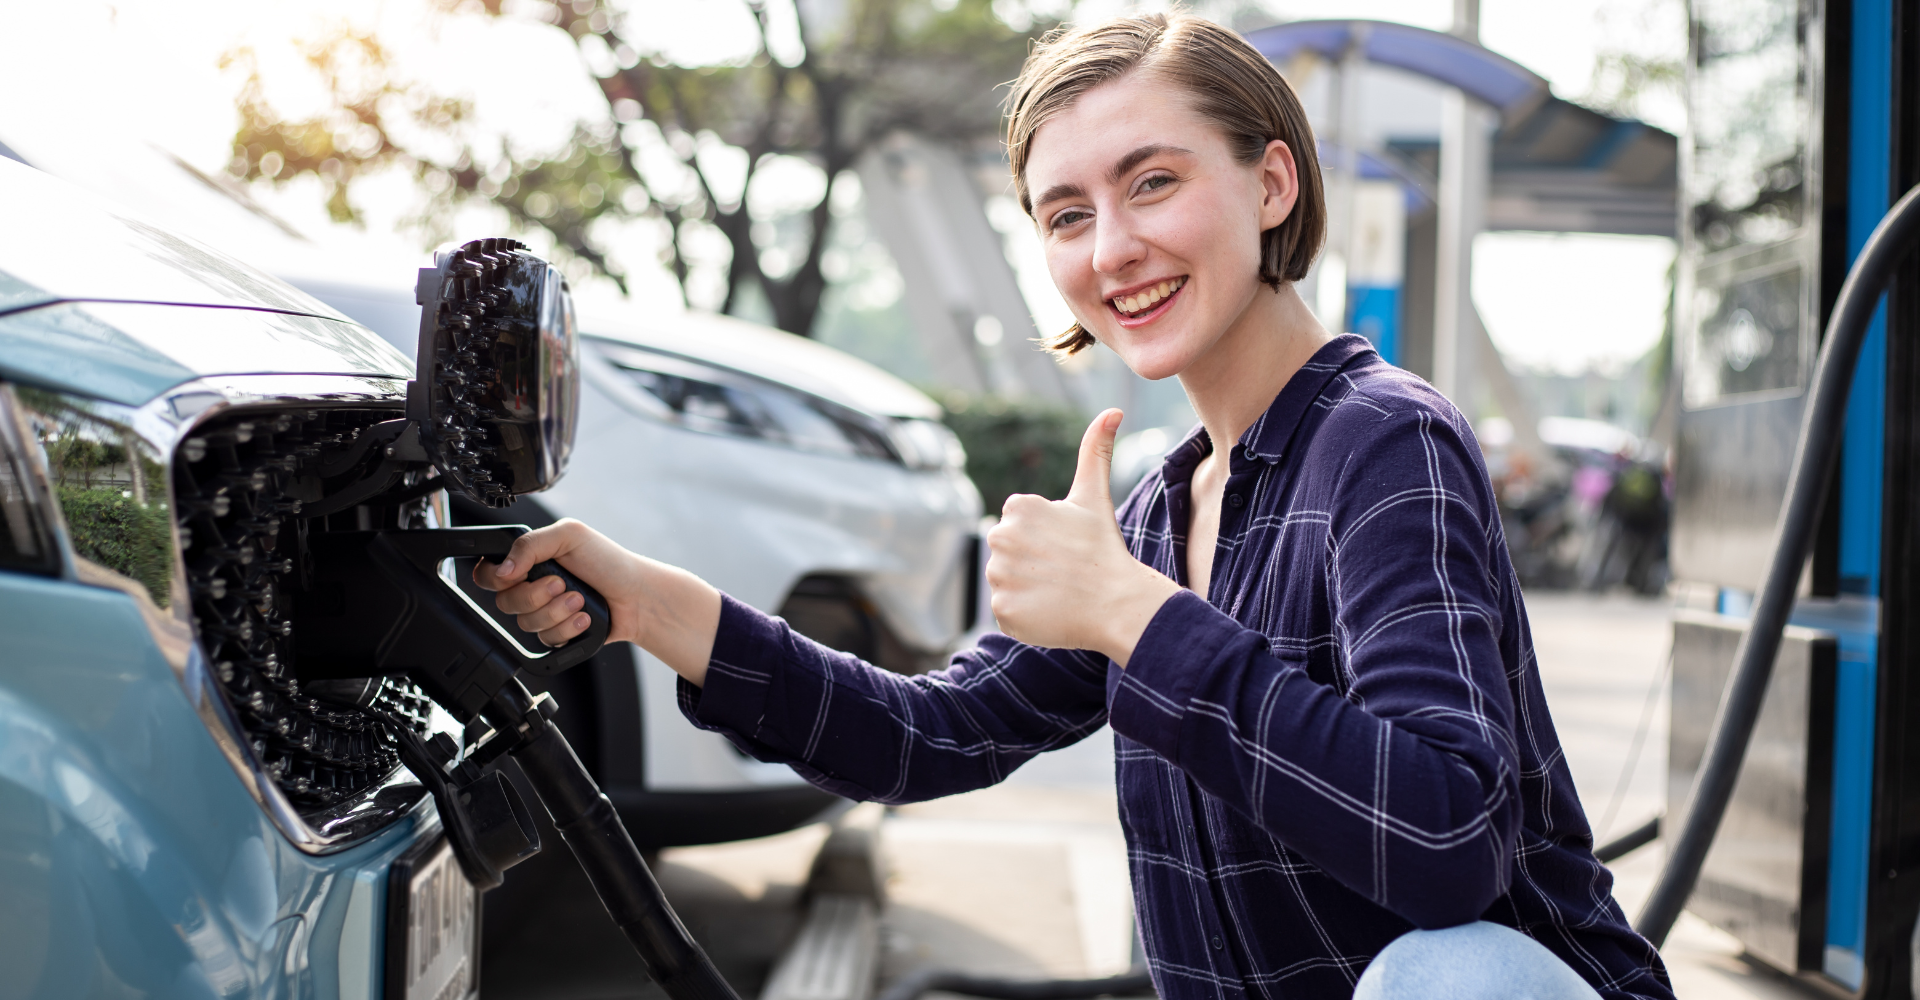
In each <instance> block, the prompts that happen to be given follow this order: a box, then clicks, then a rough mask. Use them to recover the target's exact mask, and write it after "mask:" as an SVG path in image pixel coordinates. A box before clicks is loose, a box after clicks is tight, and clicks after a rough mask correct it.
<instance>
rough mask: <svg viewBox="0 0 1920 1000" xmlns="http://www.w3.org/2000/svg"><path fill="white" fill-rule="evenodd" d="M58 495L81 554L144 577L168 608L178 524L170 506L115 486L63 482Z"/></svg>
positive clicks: (141, 580)
mask: <svg viewBox="0 0 1920 1000" xmlns="http://www.w3.org/2000/svg"><path fill="white" fill-rule="evenodd" d="M59 494H60V510H61V512H62V513H64V514H65V515H66V518H67V533H68V534H69V535H70V536H71V537H72V539H73V548H74V551H75V552H76V553H77V554H78V555H79V556H80V558H82V559H87V560H90V561H92V562H95V563H98V564H100V565H101V566H105V567H106V568H108V569H110V570H113V571H114V572H116V573H119V574H121V575H123V576H128V577H131V578H133V579H134V580H137V581H139V583H140V585H141V586H143V587H146V588H147V593H148V594H149V595H151V596H152V597H153V601H154V603H155V604H158V605H160V606H161V607H163V608H164V607H166V606H167V599H168V597H169V596H170V595H171V593H172V575H173V527H172V524H171V519H170V518H169V517H168V516H167V511H166V508H164V507H161V506H158V505H151V504H139V503H135V502H134V501H133V499H132V498H131V497H124V496H121V495H120V491H119V490H116V489H91V488H88V487H85V486H67V485H62V486H60V487H59Z"/></svg>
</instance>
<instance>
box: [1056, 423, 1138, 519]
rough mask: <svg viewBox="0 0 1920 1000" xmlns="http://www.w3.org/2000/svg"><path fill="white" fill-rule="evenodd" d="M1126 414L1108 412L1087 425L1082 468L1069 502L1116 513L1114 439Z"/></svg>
mask: <svg viewBox="0 0 1920 1000" xmlns="http://www.w3.org/2000/svg"><path fill="white" fill-rule="evenodd" d="M1125 416H1126V414H1123V413H1121V412H1120V411H1119V410H1105V411H1102V412H1101V414H1100V415H1099V416H1097V417H1095V418H1093V423H1090V424H1088V425H1087V433H1086V436H1085V437H1083V438H1081V439H1080V464H1079V466H1078V467H1077V468H1075V469H1074V472H1073V488H1072V489H1070V490H1068V491H1067V502H1068V503H1071V504H1077V505H1079V506H1081V507H1087V508H1100V507H1104V508H1106V509H1108V510H1112V509H1113V496H1112V489H1113V486H1112V483H1113V437H1114V435H1115V434H1117V433H1118V432H1119V430H1120V421H1121V419H1122V418H1124V417H1125Z"/></svg>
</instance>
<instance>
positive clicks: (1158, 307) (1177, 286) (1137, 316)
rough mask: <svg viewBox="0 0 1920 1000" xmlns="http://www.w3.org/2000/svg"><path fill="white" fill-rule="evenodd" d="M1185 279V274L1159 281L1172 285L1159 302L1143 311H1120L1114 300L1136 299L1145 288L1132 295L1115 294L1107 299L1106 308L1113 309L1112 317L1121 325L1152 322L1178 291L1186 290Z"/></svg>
mask: <svg viewBox="0 0 1920 1000" xmlns="http://www.w3.org/2000/svg"><path fill="white" fill-rule="evenodd" d="M1187 281H1188V279H1187V277H1186V276H1185V275H1182V276H1181V277H1178V278H1173V279H1170V280H1168V281H1166V282H1162V283H1161V284H1162V285H1169V284H1170V285H1172V286H1173V289H1172V290H1171V291H1169V292H1167V293H1166V294H1165V296H1164V297H1163V298H1161V299H1160V301H1159V302H1156V303H1154V305H1153V306H1152V308H1149V309H1147V310H1146V311H1145V312H1138V313H1125V312H1121V311H1120V306H1119V303H1118V302H1117V301H1115V300H1116V299H1125V298H1135V299H1137V298H1139V297H1141V296H1144V295H1145V294H1146V290H1143V291H1141V292H1138V293H1136V294H1135V295H1133V296H1115V297H1114V298H1110V299H1108V300H1107V308H1108V309H1111V310H1113V315H1114V318H1115V319H1116V320H1118V321H1119V323H1120V325H1121V326H1122V327H1126V328H1128V329H1132V328H1134V327H1138V326H1144V325H1146V324H1148V323H1151V322H1153V321H1154V320H1156V319H1159V318H1160V315H1161V314H1162V313H1164V312H1166V311H1167V309H1168V308H1169V307H1171V306H1172V305H1173V303H1174V300H1176V299H1178V298H1179V297H1180V293H1181V292H1183V291H1186V288H1187Z"/></svg>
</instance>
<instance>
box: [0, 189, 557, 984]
mask: <svg viewBox="0 0 1920 1000" xmlns="http://www.w3.org/2000/svg"><path fill="white" fill-rule="evenodd" d="M0 218H5V219H6V220H7V227H6V233H7V239H6V240H5V241H4V243H0V973H3V975H0V980H4V981H3V982H0V996H7V997H22V998H59V1000H68V998H83V997H103V998H104V997H179V998H199V997H207V998H214V997H219V998H233V997H262V998H265V997H324V998H332V997H341V998H361V997H366V998H372V997H382V996H384V997H387V998H390V1000H400V998H410V997H432V998H452V1000H457V998H462V997H467V996H470V995H472V994H473V993H474V992H475V991H477V988H478V982H477V979H478V973H477V969H478V953H477V943H476V942H477V941H478V937H479V930H480V908H479V895H480V894H479V893H478V892H477V891H476V890H475V889H474V886H473V885H472V884H471V882H470V881H469V880H468V878H467V877H466V876H465V875H464V874H463V873H462V869H461V867H460V866H459V865H458V864H456V863H455V860H456V859H455V858H454V857H453V854H452V851H451V850H450V848H449V846H448V840H447V838H446V836H445V834H444V833H443V830H442V827H441V820H440V816H439V813H438V812H437V810H436V809H435V806H434V801H433V799H432V798H430V797H429V796H428V795H427V793H426V792H425V791H423V789H422V787H421V785H420V784H419V783H417V782H416V781H415V779H414V778H413V776H412V775H411V774H410V773H409V771H408V770H406V769H405V768H403V767H402V766H401V763H400V760H399V757H398V756H397V753H396V750H395V745H394V743H393V741H392V740H391V739H389V738H387V736H386V735H385V731H384V730H382V728H381V724H380V723H379V722H377V721H376V720H377V719H384V720H387V722H388V723H389V724H392V723H393V722H394V720H398V723H399V724H403V725H405V726H407V727H410V728H412V729H413V730H414V732H415V733H417V734H418V735H420V736H421V737H422V738H423V739H433V738H434V737H435V734H436V733H445V734H448V735H449V736H450V737H451V738H452V739H454V740H455V742H456V744H457V743H458V741H459V736H460V732H461V727H460V726H459V725H457V724H456V723H455V721H454V719H453V717H452V716H449V715H448V714H447V713H446V712H445V711H444V710H442V709H440V708H438V707H437V706H436V705H435V704H434V703H432V702H431V701H429V700H428V699H427V698H426V697H425V696H424V695H423V693H422V692H421V690H420V689H418V688H416V687H415V686H414V685H413V684H412V683H411V682H409V681H407V680H406V679H405V678H404V677H402V676H388V677H378V678H374V679H372V680H369V681H365V682H360V684H361V686H360V687H359V688H356V689H355V691H356V697H357V698H358V700H357V701H355V702H353V703H351V704H349V703H348V702H346V701H341V700H337V699H336V700H332V701H329V700H326V699H325V698H322V697H317V696H316V695H315V692H316V691H317V690H318V689H319V685H318V684H308V685H305V686H304V687H303V683H302V681H300V680H299V679H298V678H297V677H296V676H295V674H294V672H293V670H292V667H291V664H290V658H291V651H292V649H293V647H294V644H295V642H296V640H297V639H299V638H300V637H298V636H294V635H293V634H292V632H293V621H294V615H293V614H292V612H291V610H290V609H291V607H292V605H291V604H290V601H291V600H292V595H293V594H294V593H295V592H296V591H298V590H299V589H300V588H301V587H302V586H304V584H303V582H302V581H303V580H304V579H305V578H306V576H307V575H309V574H311V572H312V567H311V566H309V565H306V561H305V553H306V551H307V542H308V540H309V538H310V537H311V536H317V535H320V534H324V533H327V532H332V531H366V530H368V529H372V528H426V527H439V526H442V525H446V524H448V523H449V522H448V519H447V511H446V499H445V498H446V494H445V493H444V492H441V491H439V490H438V489H437V487H438V486H439V485H440V484H439V482H438V481H437V480H433V479H430V478H429V473H430V469H429V468H428V466H427V463H424V462H422V463H419V467H418V468H417V469H412V468H402V467H400V466H396V465H393V464H392V463H387V464H384V465H382V464H379V463H377V462H375V461H374V460H373V459H372V458H367V457H365V456H366V454H367V453H369V452H370V449H369V448H368V446H367V444H368V442H371V444H372V449H371V450H372V451H378V450H380V449H381V448H384V449H386V453H387V454H389V455H391V454H395V451H394V449H404V448H405V447H408V446H409V445H408V442H406V441H403V440H395V441H392V442H386V443H384V444H383V441H384V439H380V438H379V435H378V433H376V432H373V431H371V430H370V429H372V428H374V427H375V426H376V425H380V424H392V423H394V422H395V420H396V418H398V417H399V416H400V415H401V414H402V413H403V412H404V407H405V405H406V399H407V383H408V380H409V379H411V378H413V376H414V359H412V358H409V357H407V356H405V355H403V354H402V353H400V352H399V351H397V350H395V349H394V348H393V347H391V346H389V345H388V344H387V343H386V342H385V341H383V340H381V339H380V338H379V337H377V336H375V335H373V334H372V333H370V332H369V331H367V330H366V329H365V328H363V327H361V326H360V325H358V324H356V323H354V322H353V321H352V320H349V319H348V318H347V317H345V316H343V315H341V314H340V313H338V312H336V311H335V310H333V309H331V308H329V307H327V306H325V305H323V304H321V303H320V302H319V301H317V300H315V299H313V298H312V297H310V296H308V295H306V294H305V293H302V292H300V291H298V290H296V289H294V288H293V287H291V286H289V285H287V284H285V283H284V282H281V281H280V280H278V279H276V278H272V277H269V276H267V275H265V274H263V273H261V272H259V271H256V270H254V269H252V268H250V267H248V266H247V265H246V264H244V263H242V262H240V261H237V260H233V259H231V258H229V257H226V256H224V255H222V254H220V253H218V252H216V251H213V250H210V249H208V248H207V247H205V246H203V245H201V244H198V243H194V242H192V241H189V240H186V239H182V238H180V237H177V236H174V235H172V234H170V233H168V232H165V231H163V230H160V229H158V228H155V227H153V226H150V225H147V224H145V223H143V222H141V221H139V220H138V219H135V218H131V217H127V216H125V215H123V214H119V213H116V212H115V211H114V210H111V209H109V208H107V207H104V206H102V205H99V204H97V203H94V202H93V201H91V200H90V199H89V198H88V197H87V196H85V195H83V194H81V193H80V192H79V191H78V190H77V189H74V188H71V187H69V186H67V185H65V184H63V183H61V182H58V181H55V180H53V179H51V178H49V177H47V176H46V175H44V174H41V173H39V172H37V171H34V170H32V169H30V168H27V167H24V166H20V165H17V164H14V163H12V162H9V161H6V160H0ZM556 280H557V279H556ZM356 448H357V449H358V450H357V451H356ZM376 457H377V456H376ZM376 465H377V466H378V467H379V469H380V470H382V471H380V473H379V475H374V474H373V472H372V471H370V470H373V469H374V468H375V467H376ZM474 475H481V474H480V473H474ZM296 515H297V516H296ZM309 638H311V637H309Z"/></svg>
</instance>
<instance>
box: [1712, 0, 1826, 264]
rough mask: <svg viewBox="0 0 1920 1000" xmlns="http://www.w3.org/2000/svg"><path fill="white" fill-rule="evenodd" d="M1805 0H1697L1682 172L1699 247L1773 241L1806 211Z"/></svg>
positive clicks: (1794, 225) (1796, 224)
mask: <svg viewBox="0 0 1920 1000" xmlns="http://www.w3.org/2000/svg"><path fill="white" fill-rule="evenodd" d="M1810 3H1811V0H1696V2H1695V3H1694V4H1693V16H1694V26H1693V30H1694V40H1693V57H1694V68H1693V74H1692V76H1691V78H1690V79H1689V81H1688V102H1689V104H1690V106H1691V111H1692V115H1691V122H1690V124H1691V127H1692V145H1693V156H1692V159H1691V168H1690V170H1689V176H1688V179H1687V185H1686V189H1687V195H1686V197H1687V204H1688V210H1689V214H1690V216H1691V218H1692V227H1691V230H1692V231H1691V235H1692V237H1693V239H1694V240H1695V241H1696V245H1697V247H1698V249H1699V252H1702V253H1712V252H1713V251H1716V250H1723V249H1726V248H1728V247H1732V246H1738V245H1742V244H1755V243H1771V242H1773V241H1775V240H1778V239H1781V238H1783V237H1785V236H1787V235H1788V234H1789V233H1791V232H1793V231H1794V230H1795V229H1798V228H1799V227H1800V226H1801V224H1802V223H1803V222H1804V221H1806V218H1807V185H1806V177H1807V162H1806V161H1807V146H1808V143H1807V137H1808V132H1809V128H1810V123H1811V121H1812V116H1811V114H1810V100H1811V95H1810V94H1809V92H1808V83H1807V71H1806V63H1805V60H1804V57H1803V51H1804V50H1803V44H1802V43H1803V41H1804V36H1805V33H1806V25H1807V23H1808V20H1809V18H1810V15H1811V10H1810Z"/></svg>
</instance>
